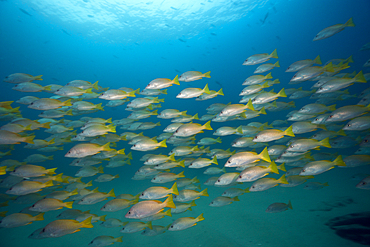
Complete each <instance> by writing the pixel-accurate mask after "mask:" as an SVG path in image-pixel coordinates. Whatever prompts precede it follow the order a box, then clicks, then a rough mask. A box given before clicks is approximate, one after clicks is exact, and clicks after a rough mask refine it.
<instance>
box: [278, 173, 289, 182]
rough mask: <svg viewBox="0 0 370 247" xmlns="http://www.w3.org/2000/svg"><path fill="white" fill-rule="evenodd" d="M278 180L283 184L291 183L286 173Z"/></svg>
mask: <svg viewBox="0 0 370 247" xmlns="http://www.w3.org/2000/svg"><path fill="white" fill-rule="evenodd" d="M277 181H278V183H281V184H289V183H288V181H287V180H286V178H285V174H284V175H283V176H281V178H279V179H278V180H277Z"/></svg>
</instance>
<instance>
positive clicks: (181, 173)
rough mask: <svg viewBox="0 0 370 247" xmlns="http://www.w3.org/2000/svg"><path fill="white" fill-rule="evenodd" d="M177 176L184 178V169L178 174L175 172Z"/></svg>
mask: <svg viewBox="0 0 370 247" xmlns="http://www.w3.org/2000/svg"><path fill="white" fill-rule="evenodd" d="M177 177H178V178H184V177H185V175H184V171H182V172H180V173H179V174H177Z"/></svg>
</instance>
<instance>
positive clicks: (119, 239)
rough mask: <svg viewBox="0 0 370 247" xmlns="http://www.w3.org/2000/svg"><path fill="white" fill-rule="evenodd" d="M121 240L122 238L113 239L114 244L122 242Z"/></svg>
mask: <svg viewBox="0 0 370 247" xmlns="http://www.w3.org/2000/svg"><path fill="white" fill-rule="evenodd" d="M122 238H123V236H121V237H118V238H115V239H114V242H116V243H120V242H123V241H122Z"/></svg>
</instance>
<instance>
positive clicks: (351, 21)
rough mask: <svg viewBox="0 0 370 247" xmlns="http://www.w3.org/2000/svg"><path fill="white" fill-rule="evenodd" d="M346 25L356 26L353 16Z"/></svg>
mask: <svg viewBox="0 0 370 247" xmlns="http://www.w3.org/2000/svg"><path fill="white" fill-rule="evenodd" d="M344 25H345V26H346V27H354V26H355V23H353V19H352V17H351V18H350V19H349V20H348V21H347V22H346V23H345V24H344Z"/></svg>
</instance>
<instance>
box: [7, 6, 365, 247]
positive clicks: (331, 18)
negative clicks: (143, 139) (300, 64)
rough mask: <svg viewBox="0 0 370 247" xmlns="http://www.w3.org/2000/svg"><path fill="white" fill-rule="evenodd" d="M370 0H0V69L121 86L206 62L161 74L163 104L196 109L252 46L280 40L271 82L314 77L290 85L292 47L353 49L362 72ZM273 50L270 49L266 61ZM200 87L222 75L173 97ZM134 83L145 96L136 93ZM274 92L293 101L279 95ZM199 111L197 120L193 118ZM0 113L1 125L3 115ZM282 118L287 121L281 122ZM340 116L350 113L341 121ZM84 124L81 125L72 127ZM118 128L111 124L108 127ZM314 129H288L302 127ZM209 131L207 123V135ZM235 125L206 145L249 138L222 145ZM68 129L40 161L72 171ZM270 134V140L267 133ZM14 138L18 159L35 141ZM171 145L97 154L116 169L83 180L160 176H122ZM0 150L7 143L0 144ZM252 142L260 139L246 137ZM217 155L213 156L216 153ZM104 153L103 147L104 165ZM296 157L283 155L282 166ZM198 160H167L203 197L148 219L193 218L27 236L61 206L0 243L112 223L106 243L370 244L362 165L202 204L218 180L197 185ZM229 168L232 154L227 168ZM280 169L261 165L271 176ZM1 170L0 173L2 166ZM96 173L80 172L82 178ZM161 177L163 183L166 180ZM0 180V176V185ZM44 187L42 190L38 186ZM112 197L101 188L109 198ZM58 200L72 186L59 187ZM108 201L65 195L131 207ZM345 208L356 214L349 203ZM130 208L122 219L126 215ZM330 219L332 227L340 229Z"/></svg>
mask: <svg viewBox="0 0 370 247" xmlns="http://www.w3.org/2000/svg"><path fill="white" fill-rule="evenodd" d="M369 10H370V2H369V1H367V0H357V1H346V0H339V1H332V0H326V1H319V0H302V1H294V0H291V1H282V0H276V1H268V0H261V1H258V0H250V1H247V0H244V1H243V0H240V1H232V0H223V1H221V0H220V1H217V0H213V1H211V0H208V1H193V0H187V1H184V0H176V1H175V0H158V1H157V0H147V1H139V0H138V1H136V0H132V1H130V0H122V1H113V0H102V1H98V0H83V1H82V0H79V1H70V0H64V1H61V0H60V1H57V0H48V1H47V0H38V1H36V0H23V1H22V0H14V1H13V0H7V1H4V0H2V1H1V2H0V11H1V14H0V20H1V23H2V25H1V26H0V28H1V29H0V44H1V46H0V47H1V48H0V49H1V53H0V64H1V67H0V78H5V77H6V76H8V75H10V74H12V73H27V74H31V75H34V76H36V75H43V76H42V78H43V80H42V81H36V82H37V83H40V84H41V85H43V86H46V85H49V84H59V85H65V84H66V83H68V82H69V81H72V80H87V81H90V82H95V81H97V80H98V81H99V85H100V86H102V87H109V88H110V89H117V88H120V87H130V88H133V89H137V88H140V89H143V88H145V87H146V85H147V84H148V83H149V82H150V81H151V80H153V79H155V78H170V79H173V78H174V77H175V76H176V75H179V76H180V75H181V74H182V73H184V72H186V71H189V70H195V71H201V72H203V73H204V72H207V71H211V78H204V79H202V80H198V81H193V82H181V83H180V84H181V85H180V86H177V85H174V86H172V87H170V88H168V91H167V94H166V95H161V96H160V98H164V100H165V101H164V103H161V105H162V108H160V109H158V110H159V111H161V110H162V109H168V108H173V109H178V110H180V111H185V110H187V111H188V114H190V115H194V114H196V113H198V114H199V116H202V115H204V114H206V108H207V107H208V106H209V105H211V104H213V103H224V104H227V103H229V102H232V103H233V104H236V103H238V102H239V100H240V99H241V97H240V96H239V93H240V91H241V90H242V89H243V88H244V86H242V83H243V81H244V80H245V79H246V78H247V77H249V76H251V75H253V71H254V70H255V68H256V67H257V66H242V63H243V61H244V60H245V59H246V58H248V57H249V56H251V55H253V54H259V53H271V52H272V51H273V50H274V49H277V53H278V56H279V59H278V61H279V62H280V66H281V67H280V68H274V69H273V70H272V71H271V72H272V75H273V77H274V79H276V78H278V79H279V80H280V81H281V83H280V84H277V85H274V86H273V88H274V90H275V92H278V91H279V90H280V89H282V88H285V89H287V88H292V87H295V88H298V87H301V86H302V87H303V89H305V90H309V89H310V88H311V86H312V85H313V83H314V82H312V81H307V82H303V83H301V84H298V85H290V84H288V82H289V81H290V79H291V78H292V76H293V75H294V73H287V72H285V70H286V68H287V67H288V66H289V65H290V64H292V63H293V62H295V61H298V60H302V59H314V58H315V57H316V56H317V55H320V57H321V60H322V61H323V63H326V62H327V61H329V60H331V59H338V58H348V57H349V56H351V55H352V56H353V60H354V63H351V64H350V68H348V69H346V70H344V71H343V72H346V73H352V72H353V71H356V72H359V71H360V70H362V71H363V73H364V74H365V73H370V69H369V67H363V65H364V63H365V62H366V61H367V60H368V59H369V58H370V50H365V51H360V48H361V47H362V46H363V45H364V44H366V43H368V42H370V18H369V14H368V13H369ZM351 17H353V21H354V23H355V25H356V26H355V27H347V28H345V29H344V30H343V31H342V32H340V33H338V34H335V35H334V36H332V37H330V38H327V39H324V40H319V41H312V40H313V38H314V37H315V35H316V34H317V33H318V32H319V31H321V30H322V29H324V28H326V27H328V26H331V25H334V24H339V23H345V22H346V21H347V20H348V19H349V18H351ZM276 61H277V59H271V60H270V61H269V62H272V63H275V62H276ZM206 84H208V86H209V88H210V89H212V90H216V91H218V90H219V89H220V88H222V89H223V92H224V94H225V95H224V96H217V97H216V98H214V99H211V100H207V101H195V100H194V99H177V98H176V97H175V96H176V95H177V94H178V93H179V92H180V91H181V90H182V89H185V88H187V87H198V88H203V87H204V86H205V85H206ZM13 86H14V84H10V83H5V82H2V84H1V89H2V90H1V91H0V99H1V101H16V100H18V99H19V98H21V97H23V96H26V95H34V96H37V97H40V98H41V97H44V98H46V97H50V96H51V94H48V93H45V92H41V93H23V92H18V91H15V90H12V87H13ZM367 87H368V85H367V84H362V83H355V84H354V85H352V86H350V87H349V88H348V89H349V92H350V94H356V95H359V94H360V93H361V92H362V91H363V90H364V89H366V88H367ZM137 97H142V96H140V95H138V96H137ZM359 100H360V99H359V98H357V97H353V98H350V99H346V100H342V101H338V102H336V103H335V104H336V105H337V108H339V107H341V106H345V105H355V104H357V103H358V101H359ZM278 101H283V102H289V101H291V100H289V99H287V98H279V99H278ZM90 102H93V103H96V104H97V103H103V105H105V104H106V103H107V102H108V101H105V100H101V99H93V100H91V101H90ZM313 102H314V100H312V99H309V98H303V99H299V100H295V105H296V107H295V110H298V109H300V108H301V107H302V106H304V105H306V104H308V103H313ZM12 106H13V107H17V106H21V108H20V110H21V114H22V116H23V117H25V118H30V119H33V120H36V119H39V117H38V114H39V113H40V111H37V110H33V109H29V108H27V107H26V106H24V105H19V104H16V103H13V104H12ZM291 110H294V109H289V110H285V111H281V112H270V111H267V114H266V115H261V116H259V117H257V118H254V119H250V120H241V121H229V122H223V123H217V122H211V126H212V128H213V129H214V130H216V129H217V128H219V127H221V126H232V127H237V126H240V125H247V124H248V123H250V122H260V123H265V122H268V123H272V121H274V120H277V119H281V120H285V119H287V117H286V115H287V114H288V113H289V112H290V111H291ZM129 114H130V112H129V111H125V105H124V106H120V107H115V108H109V107H105V111H99V112H96V113H92V114H88V115H82V116H91V117H100V118H106V119H108V118H112V119H113V120H117V119H122V118H125V117H127V116H128V115H129ZM80 117H81V116H66V117H65V119H68V120H77V119H79V118H80ZM143 121H150V122H159V121H160V123H161V126H158V127H156V128H154V129H152V130H145V131H144V134H145V135H146V136H149V137H154V136H158V135H159V134H161V133H162V132H163V129H164V128H165V127H166V126H167V125H169V124H170V123H171V122H170V120H163V119H158V118H156V117H154V116H152V117H150V118H148V119H146V120H143ZM197 122H198V123H202V124H204V123H205V122H202V121H197ZM6 123H7V122H6V121H4V122H2V123H1V125H4V124H6ZM291 123H293V122H289V123H288V124H287V125H286V126H287V127H288V126H289V125H290V124H291ZM343 123H347V122H343ZM79 131H80V130H78V129H77V132H79ZM125 131H126V130H122V129H119V128H117V134H121V133H123V132H125ZM34 133H35V134H36V137H37V138H38V139H44V138H47V137H48V136H50V134H48V133H45V132H44V130H43V129H41V130H36V131H34ZM212 133H213V131H207V130H206V131H205V133H202V134H199V135H197V136H196V138H197V141H199V140H200V139H201V138H203V137H212ZM312 134H313V133H306V134H301V135H297V137H310V136H312ZM367 134H368V133H366V131H365V132H359V133H358V135H357V136H356V134H352V135H351V136H352V137H354V138H356V137H358V138H360V139H362V138H364V136H365V135H367ZM213 137H214V136H213ZM236 137H237V136H235V135H232V136H225V137H222V143H220V144H216V145H212V146H211V149H213V148H221V149H228V148H231V150H251V149H238V148H232V147H231V142H232V141H233V140H234V139H236ZM75 144H76V143H75V142H72V143H67V144H65V145H64V150H63V151H57V152H54V153H47V154H46V155H54V157H53V160H50V161H47V162H44V163H40V164H38V165H42V166H44V167H46V168H55V167H57V168H58V169H57V171H56V172H57V173H58V174H59V173H63V174H64V175H68V176H74V175H75V173H76V172H77V171H78V169H79V168H78V167H72V166H69V164H70V163H71V162H72V160H73V159H71V158H66V157H64V155H65V153H66V152H67V151H68V150H69V149H70V148H72V147H73V146H74V145H75ZM269 144H270V145H272V144H271V143H269ZM23 147H24V144H18V145H16V146H15V149H14V150H12V152H11V156H4V157H3V158H2V159H1V160H0V161H2V160H5V159H16V160H19V161H22V160H23V159H25V158H26V157H27V156H28V155H30V154H34V153H39V152H37V151H36V150H32V149H24V148H23ZM358 147H359V146H358V145H355V146H353V147H350V148H345V149H335V148H332V149H329V148H325V147H322V148H321V150H320V151H318V150H314V151H313V152H312V153H319V152H329V153H338V154H340V155H343V157H345V156H348V155H352V154H354V152H355V151H356V150H357V149H358ZM122 148H125V149H126V153H129V150H130V145H128V144H127V142H124V141H120V142H119V143H118V144H117V149H122ZM171 149H172V145H168V148H167V149H165V148H159V149H157V150H155V151H151V152H139V151H132V155H133V160H132V165H131V166H127V165H126V166H123V167H119V168H104V172H105V173H107V174H112V175H116V174H119V176H120V177H119V178H117V179H115V180H113V181H110V182H107V183H97V182H93V186H92V187H90V189H93V188H96V187H98V188H99V191H102V192H108V191H110V190H111V189H114V191H115V194H116V195H119V194H122V193H129V194H133V195H136V194H138V193H140V192H142V191H144V190H145V189H146V188H149V187H151V186H158V185H157V184H153V183H151V182H150V180H132V179H131V178H132V177H133V176H134V174H135V172H136V171H137V170H138V169H139V168H140V167H141V166H143V162H142V161H139V159H140V158H141V157H142V155H144V154H146V153H155V154H159V153H162V154H167V153H168V152H169V151H170V150H171ZM1 151H2V152H5V151H7V150H1ZM256 151H257V152H258V153H259V152H261V151H262V148H259V149H257V150H256ZM225 162H226V159H224V160H219V166H220V167H222V166H223V165H224V163H225ZM106 164H107V161H103V163H102V165H103V166H105V165H106ZM290 168H292V167H289V166H287V169H290ZM205 169H206V168H202V169H189V168H185V169H184V168H175V169H172V170H171V171H172V172H174V173H179V172H181V171H184V174H185V176H186V177H187V178H193V177H195V176H197V177H198V178H199V180H200V182H201V183H200V185H201V188H202V190H203V189H205V188H208V193H209V197H201V198H200V199H198V200H196V204H197V206H195V207H193V208H192V211H187V212H185V213H183V214H178V215H173V216H172V217H165V218H163V219H160V220H158V221H155V222H153V225H161V226H167V225H169V224H170V223H172V222H173V221H174V220H175V219H178V218H180V217H197V216H199V215H200V214H201V213H203V215H204V218H205V220H204V221H201V222H199V223H197V225H196V226H194V227H191V228H189V229H186V230H183V231H177V232H170V231H166V232H165V233H163V234H160V235H157V236H152V237H149V236H143V235H141V234H140V232H138V233H133V234H124V233H121V232H120V228H104V227H102V226H100V225H99V224H100V222H99V223H93V225H94V227H93V228H91V229H85V228H83V229H81V231H79V232H77V233H74V234H70V235H66V236H63V237H60V238H46V239H30V238H28V236H29V235H30V234H32V233H33V232H34V231H35V230H36V229H38V228H41V227H44V226H46V225H47V224H48V223H50V222H52V221H53V220H55V219H56V216H57V215H59V214H60V213H61V212H62V211H63V210H65V209H61V210H57V211H50V212H47V213H46V214H45V216H44V218H45V219H44V220H43V221H36V222H34V223H32V224H30V225H27V226H21V227H17V228H9V229H8V228H1V229H0V246H4V247H7V246H12V247H18V246H28V247H33V246H38V247H40V246H54V247H56V246H86V245H88V244H89V243H90V242H91V241H92V240H93V239H94V238H95V237H97V236H100V235H109V236H113V237H119V236H123V242H122V243H115V246H212V247H216V246H217V247H218V246H220V247H222V246H269V247H270V246H271V247H275V246H276V247H290V246H307V247H308V246H310V247H311V246H314V247H321V246H338V247H339V246H340V247H341V246H364V245H366V243H367V244H368V245H369V243H370V240H369V235H370V227H369V219H370V217H369V216H368V214H369V211H370V196H369V190H361V189H358V188H356V187H355V186H356V184H358V183H359V180H355V179H352V176H353V175H355V174H370V168H369V165H365V166H359V167H354V168H338V167H336V168H334V169H332V170H330V171H328V172H325V173H323V174H320V175H317V176H315V178H313V179H310V180H309V181H314V182H322V183H324V182H328V184H329V186H327V187H324V188H322V189H319V190H305V189H303V187H304V184H303V185H299V186H297V187H292V188H284V187H280V186H277V187H274V188H271V189H269V190H266V191H262V192H250V193H246V194H244V195H242V196H239V200H240V201H237V202H234V203H232V204H230V205H227V206H224V207H210V206H209V204H210V202H211V201H212V200H213V199H214V198H216V197H218V196H220V195H221V194H222V192H223V191H224V190H225V189H226V188H224V187H214V186H206V185H204V184H203V183H204V182H205V181H206V180H207V179H208V178H210V177H211V176H208V175H204V174H203V171H204V170H205ZM233 171H234V169H232V168H228V169H227V172H233ZM282 174H283V172H280V175H275V174H274V175H269V176H268V177H275V178H278V177H280V176H281V175H282ZM6 176H7V175H3V176H1V177H0V178H5V177H6ZM96 177H97V175H96V176H94V177H89V178H83V179H82V181H83V182H88V181H90V180H94V179H95V178H96ZM163 186H166V187H170V186H172V182H171V183H166V184H163ZM250 186H251V183H243V184H238V185H237V186H236V187H238V188H242V189H245V188H248V187H250ZM6 190H7V189H5V188H1V189H0V193H5V191H6ZM40 193H41V194H42V195H45V194H46V191H41V192H40ZM108 200H111V199H110V198H109V199H108ZM289 200H290V201H291V203H292V206H293V210H290V209H289V210H287V211H284V212H281V213H275V214H272V213H266V212H265V210H266V209H267V207H268V206H269V205H270V204H272V203H275V202H284V203H287V202H288V201H289ZM67 201H68V200H67ZM106 202H107V201H103V202H99V203H97V204H95V205H79V204H77V202H75V203H74V205H73V208H74V209H80V210H82V211H87V210H90V212H92V213H94V214H98V215H105V214H107V217H106V218H117V219H120V220H122V221H127V219H125V217H124V216H125V214H126V213H127V212H128V210H129V208H127V209H124V210H121V211H118V212H113V213H110V212H107V213H106V212H102V211H100V208H101V207H102V206H103V205H104V204H105V203H106ZM31 205H32V203H31V204H21V205H20V204H16V203H13V202H12V201H10V202H9V206H7V207H2V208H1V209H0V211H8V213H7V214H11V213H16V212H19V211H21V210H22V209H24V208H26V207H29V206H31ZM350 214H359V215H358V216H357V218H356V217H349V216H348V215H350ZM336 217H346V218H345V219H346V221H345V222H344V223H343V225H341V226H336V227H337V228H336V229H337V230H335V229H333V227H330V224H329V222H330V221H331V220H332V219H334V218H336ZM130 221H131V220H130ZM338 229H340V230H338Z"/></svg>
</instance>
